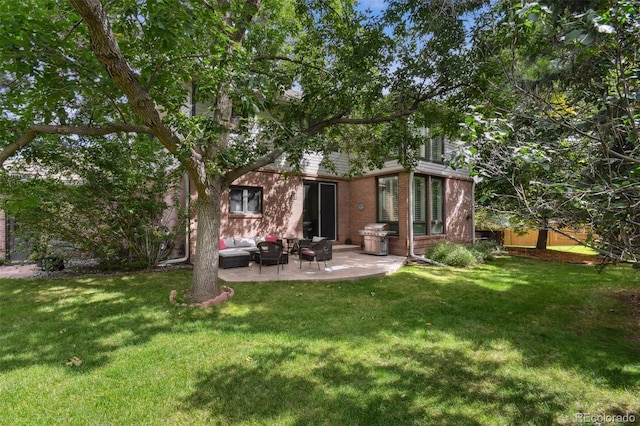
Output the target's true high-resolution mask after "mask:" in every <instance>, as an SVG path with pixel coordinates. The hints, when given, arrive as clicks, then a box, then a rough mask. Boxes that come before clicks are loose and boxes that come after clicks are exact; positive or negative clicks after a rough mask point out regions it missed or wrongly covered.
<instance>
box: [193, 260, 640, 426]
mask: <svg viewBox="0 0 640 426" xmlns="http://www.w3.org/2000/svg"><path fill="white" fill-rule="evenodd" d="M525 265H527V263H526V262H525ZM530 265H535V264H530ZM434 271H435V272H434ZM572 271H574V272H575V269H572ZM584 271H585V272H584V275H582V274H580V275H579V276H577V275H575V274H574V275H575V276H567V277H559V278H560V279H561V286H560V287H558V289H557V290H555V291H551V292H550V291H549V289H547V288H544V287H545V286H544V285H543V284H541V283H543V282H546V281H545V280H543V279H542V277H543V276H544V274H547V273H549V272H550V271H549V269H543V268H539V267H538V268H537V269H536V270H527V269H526V268H525V269H523V270H521V271H517V270H516V271H513V270H511V271H508V272H506V271H500V270H499V269H498V270H495V269H491V270H489V271H488V272H487V276H488V277H490V279H487V281H486V283H484V284H483V283H482V282H480V283H479V282H478V281H473V282H471V281H469V279H468V278H467V273H466V272H462V273H458V272H456V271H452V270H432V271H430V274H431V277H432V280H431V281H429V282H425V281H424V280H421V279H420V278H419V277H417V276H416V273H415V272H413V271H412V272H406V271H405V272H400V273H399V274H398V275H396V276H394V282H395V283H403V284H402V286H401V288H399V287H394V286H390V285H389V281H388V280H385V279H371V280H364V281H359V282H354V283H331V284H326V283H296V284H293V285H291V284H287V285H281V286H280V287H279V288H278V289H277V290H276V291H274V289H273V288H269V287H268V285H267V286H255V285H238V286H236V294H237V296H236V298H235V299H234V300H233V301H232V303H233V304H235V305H236V306H238V307H240V308H241V310H242V311H243V312H250V314H246V315H243V316H241V317H226V318H225V317H223V318H221V319H220V322H219V323H218V324H217V325H216V328H217V329H219V330H222V331H223V332H229V333H233V332H235V331H236V330H237V331H242V333H248V334H249V335H251V334H253V335H255V336H256V339H258V340H259V339H260V338H261V336H264V335H286V336H287V338H288V339H290V340H289V341H292V342H298V341H302V342H311V343H310V344H305V343H300V344H295V345H292V344H291V343H278V342H270V345H272V346H271V349H270V351H259V350H258V349H256V351H255V352H254V353H253V354H252V355H251V356H250V357H248V358H247V359H246V360H236V361H235V362H232V363H231V364H229V365H225V366H223V367H222V366H221V367H220V369H215V370H213V371H205V372H203V373H202V377H203V379H202V380H201V381H200V382H199V383H198V385H197V388H196V390H195V391H194V392H193V394H192V395H190V396H189V397H188V398H187V399H186V400H185V405H184V407H182V408H183V409H184V410H191V409H203V408H206V409H207V410H208V412H209V413H210V415H211V417H212V420H213V421H214V422H215V421H220V422H222V423H225V422H229V423H234V422H249V423H251V422H257V423H260V422H264V421H267V420H269V419H271V420H273V421H274V422H275V421H278V420H279V418H280V417H286V418H291V419H295V422H294V424H300V425H303V424H313V423H317V422H319V421H320V420H319V419H321V421H320V422H321V423H327V424H418V423H420V424H422V423H425V424H445V423H447V424H452V423H463V424H487V423H491V422H493V421H495V420H496V419H502V422H504V423H508V424H525V423H528V422H534V423H536V424H553V423H556V422H558V421H561V420H562V421H564V420H567V419H564V420H563V419H561V418H559V416H561V415H562V413H566V410H567V409H568V405H572V406H573V409H569V410H570V411H571V410H579V407H577V406H576V404H578V402H579V401H580V399H579V398H580V397H579V396H576V394H577V393H578V392H579V391H575V390H573V389H570V388H569V389H567V388H566V387H567V386H568V387H571V386H578V385H579V384H580V381H581V380H584V381H587V382H590V383H591V384H590V385H589V386H593V387H596V388H601V389H604V388H610V389H617V390H621V391H625V390H629V389H638V388H640V375H639V374H638V372H637V371H638V370H637V362H638V345H637V344H634V343H633V342H631V341H629V331H630V330H628V329H626V328H625V327H628V326H629V324H631V322H630V320H629V318H628V312H625V311H624V307H623V306H621V305H620V304H619V302H618V301H617V300H615V299H614V298H611V299H609V298H607V297H603V295H602V291H603V290H602V289H606V288H607V287H608V286H609V285H611V286H612V287H614V288H615V286H616V285H619V284H616V282H617V280H618V279H619V277H617V276H616V275H615V274H609V275H596V274H595V273H594V274H593V275H592V274H591V273H592V272H593V271H592V270H591V269H585V270H584ZM553 272H555V273H562V270H556V271H553ZM440 274H441V275H447V274H448V275H451V274H454V275H456V274H457V275H459V276H457V279H456V283H454V284H452V283H451V281H447V283H446V284H438V275H440ZM474 275H477V274H474ZM585 279H586V280H589V279H594V280H596V279H597V280H598V282H597V283H595V282H585ZM265 289H266V290H265ZM311 291H313V294H314V298H306V297H304V296H305V294H306V293H307V292H311ZM592 296H595V297H592ZM289 307H295V308H292V309H289ZM305 313H309V317H311V318H313V319H314V320H311V321H310V320H308V319H307V318H306V316H305ZM317 318H323V321H321V322H318V321H317ZM415 335H418V336H419V337H417V338H414V337H412V336H415ZM448 339H450V340H448ZM319 341H325V342H334V343H335V344H333V345H332V346H333V347H335V348H336V349H337V351H333V350H319V351H317V350H315V349H314V348H315V343H316V342H319ZM451 341H455V342H456V344H457V343H459V342H462V346H463V347H465V350H464V351H463V350H461V349H458V346H457V345H455V344H452V343H451ZM416 342H417V343H416ZM360 345H362V346H363V347H368V348H370V349H371V348H373V349H372V350H374V351H376V350H377V352H376V353H375V354H371V356H367V355H364V354H358V355H355V356H349V352H348V351H345V350H344V349H343V348H344V346H348V347H349V348H352V347H353V348H358V347H359V346H360ZM503 348H504V349H503ZM503 354H505V355H504V356H505V357H515V358H516V360H515V361H514V364H515V365H517V366H516V367H514V366H513V364H511V365H510V364H509V362H508V361H507V360H504V359H502V355H503ZM289 365H292V366H293V368H294V369H299V368H300V365H307V366H309V369H310V370H311V371H310V373H309V372H306V373H298V372H297V371H290V370H289V369H288V366H289ZM627 366H629V367H631V368H626V367H627ZM558 370H560V372H559V371H558ZM547 371H552V372H554V374H557V377H558V378H559V379H558V380H562V379H561V378H567V380H568V381H569V382H568V383H566V384H562V383H556V384H553V385H549V384H543V383H545V381H544V380H542V381H541V380H539V379H540V378H539V377H537V376H538V375H540V374H543V375H544V374H545V372H547ZM569 377H571V379H569ZM575 377H578V378H577V379H576V378H575ZM571 380H574V381H573V382H571ZM571 395H573V396H571ZM610 404H611V406H606V402H605V403H604V405H603V406H602V408H603V409H604V410H605V412H606V413H614V414H615V413H622V414H624V413H626V412H629V410H632V412H633V413H639V412H640V403H637V404H635V405H634V406H631V407H619V406H617V405H616V403H614V402H611V403H610ZM467 407H469V408H470V409H469V410H467V409H466V408H467ZM474 410H475V412H476V413H478V412H480V413H487V412H489V413H491V414H490V415H489V416H491V415H493V416H494V417H493V418H489V419H487V418H485V419H478V418H475V417H474V415H473V414H470V413H473V412H474ZM569 421H570V420H569ZM287 423H288V422H287Z"/></svg>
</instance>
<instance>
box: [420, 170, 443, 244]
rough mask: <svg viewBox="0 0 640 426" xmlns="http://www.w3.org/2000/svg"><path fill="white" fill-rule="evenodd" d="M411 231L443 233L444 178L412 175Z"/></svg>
mask: <svg viewBox="0 0 640 426" xmlns="http://www.w3.org/2000/svg"><path fill="white" fill-rule="evenodd" d="M427 189H428V190H427ZM413 233H414V235H428V234H432V235H437V234H444V179H442V178H437V177H432V176H415V177H414V179H413Z"/></svg>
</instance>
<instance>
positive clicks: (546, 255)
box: [507, 247, 601, 265]
mask: <svg viewBox="0 0 640 426" xmlns="http://www.w3.org/2000/svg"><path fill="white" fill-rule="evenodd" d="M507 253H509V254H510V255H513V256H520V257H528V258H530V259H537V260H546V261H549V262H564V263H582V264H588V265H595V264H598V263H601V260H600V259H598V258H597V257H595V256H591V255H588V254H581V253H571V252H566V251H558V250H539V249H535V248H525V247H508V248H507Z"/></svg>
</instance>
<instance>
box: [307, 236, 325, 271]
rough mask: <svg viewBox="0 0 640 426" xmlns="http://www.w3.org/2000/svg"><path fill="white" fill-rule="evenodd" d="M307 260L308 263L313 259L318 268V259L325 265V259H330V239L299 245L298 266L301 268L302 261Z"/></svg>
mask: <svg viewBox="0 0 640 426" xmlns="http://www.w3.org/2000/svg"><path fill="white" fill-rule="evenodd" d="M303 260H308V261H309V262H310V263H311V262H313V261H314V260H315V262H316V264H317V265H318V269H320V261H321V260H322V261H323V262H324V266H325V267H326V266H327V260H331V241H329V240H326V239H322V240H320V241H315V242H312V243H311V244H309V247H305V248H302V247H300V268H301V269H302V261H303Z"/></svg>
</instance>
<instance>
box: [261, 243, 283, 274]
mask: <svg viewBox="0 0 640 426" xmlns="http://www.w3.org/2000/svg"><path fill="white" fill-rule="evenodd" d="M258 250H259V252H258V253H257V255H256V259H255V261H256V263H259V264H260V273H262V265H276V267H277V272H278V274H279V273H280V265H282V268H283V269H284V259H283V251H284V250H283V247H282V243H280V242H277V241H262V242H260V243H258Z"/></svg>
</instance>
